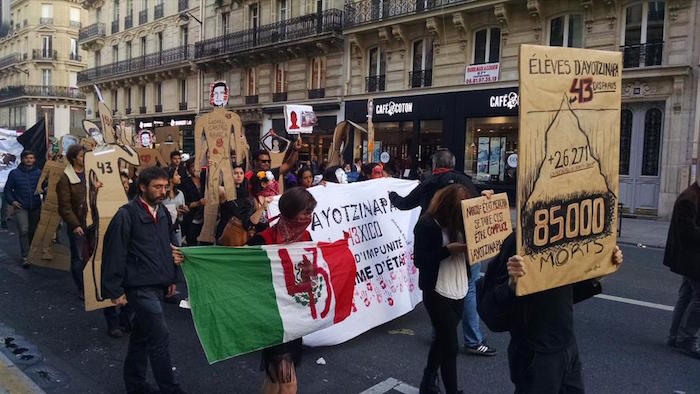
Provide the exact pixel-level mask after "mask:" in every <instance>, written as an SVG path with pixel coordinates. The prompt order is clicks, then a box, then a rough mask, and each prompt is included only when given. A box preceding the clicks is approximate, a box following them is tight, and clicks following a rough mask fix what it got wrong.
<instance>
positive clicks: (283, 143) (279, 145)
mask: <svg viewBox="0 0 700 394" xmlns="http://www.w3.org/2000/svg"><path fill="white" fill-rule="evenodd" d="M260 145H262V147H263V148H265V150H266V151H267V153H268V154H269V155H270V160H271V162H270V168H278V167H279V166H281V165H282V163H283V162H284V158H285V156H286V155H287V151H288V150H289V147H290V146H291V145H292V144H291V141H289V140H288V139H286V138H284V137H280V136H279V135H277V133H275V131H274V130H272V129H270V131H268V132H267V133H265V135H263V136H262V138H260Z"/></svg>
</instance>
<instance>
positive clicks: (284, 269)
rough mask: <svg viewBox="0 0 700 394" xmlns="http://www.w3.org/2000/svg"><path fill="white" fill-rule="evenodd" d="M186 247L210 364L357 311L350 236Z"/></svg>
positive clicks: (189, 282)
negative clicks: (329, 239) (234, 245)
mask: <svg viewBox="0 0 700 394" xmlns="http://www.w3.org/2000/svg"><path fill="white" fill-rule="evenodd" d="M181 250H182V253H183V254H184V255H185V261H184V262H183V264H182V268H183V271H184V273H185V278H186V279H187V287H188V289H189V295H190V298H189V301H190V307H191V309H192V316H193V319H194V325H195V328H196V330H197V335H198V336H199V340H200V342H201V343H202V347H203V348H204V353H205V354H206V356H207V360H208V361H209V363H214V362H217V361H221V360H225V359H227V358H231V357H234V356H237V355H240V354H244V353H248V352H252V351H255V350H259V349H263V348H266V347H270V346H273V345H278V344H281V343H284V342H289V341H291V340H294V339H297V338H300V337H302V336H304V335H306V334H309V333H312V332H314V331H317V330H320V329H323V328H326V327H330V326H332V325H333V324H335V323H339V322H341V321H343V320H344V319H345V318H346V317H348V316H349V315H350V313H351V310H352V309H353V304H352V302H353V295H354V291H355V270H356V268H355V259H354V257H353V255H352V254H351V253H350V249H349V248H348V241H347V239H343V240H339V241H336V242H333V243H327V242H299V243H293V244H288V245H266V246H256V247H249V246H245V247H239V248H233V247H222V246H202V247H190V248H182V249H181Z"/></svg>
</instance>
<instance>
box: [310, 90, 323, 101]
mask: <svg viewBox="0 0 700 394" xmlns="http://www.w3.org/2000/svg"><path fill="white" fill-rule="evenodd" d="M324 97H326V89H311V90H309V99H320V98H324Z"/></svg>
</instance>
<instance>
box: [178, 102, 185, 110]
mask: <svg viewBox="0 0 700 394" xmlns="http://www.w3.org/2000/svg"><path fill="white" fill-rule="evenodd" d="M179 108H180V111H187V103H180V106H179Z"/></svg>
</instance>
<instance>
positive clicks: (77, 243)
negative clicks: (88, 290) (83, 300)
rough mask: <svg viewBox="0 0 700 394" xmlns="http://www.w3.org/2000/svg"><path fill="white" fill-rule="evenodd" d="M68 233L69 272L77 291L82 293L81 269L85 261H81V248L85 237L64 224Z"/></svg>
mask: <svg viewBox="0 0 700 394" xmlns="http://www.w3.org/2000/svg"><path fill="white" fill-rule="evenodd" d="M66 232H67V233H68V243H69V244H70V273H71V275H72V276H73V282H75V285H76V286H77V287H78V292H80V293H81V294H82V293H83V269H84V268H85V261H83V256H82V250H83V242H85V237H83V236H80V235H77V234H75V233H74V232H73V231H71V229H70V228H69V227H68V226H66Z"/></svg>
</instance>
